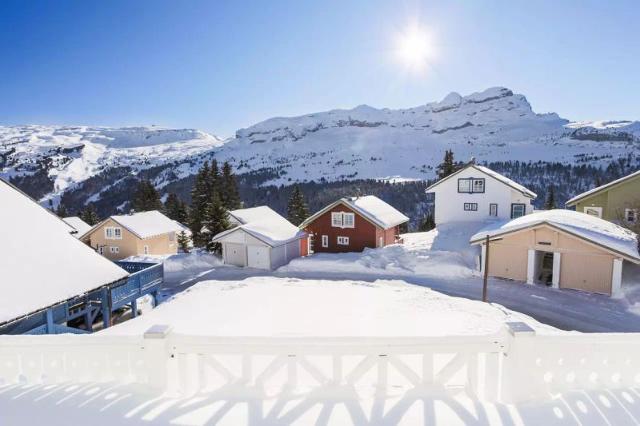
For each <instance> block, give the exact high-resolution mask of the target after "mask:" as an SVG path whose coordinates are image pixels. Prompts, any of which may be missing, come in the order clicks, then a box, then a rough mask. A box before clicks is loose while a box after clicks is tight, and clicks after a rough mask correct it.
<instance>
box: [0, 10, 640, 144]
mask: <svg viewBox="0 0 640 426" xmlns="http://www.w3.org/2000/svg"><path fill="white" fill-rule="evenodd" d="M639 22H640V2H638V1H622V0H620V1H606V2H605V1H590V0H583V1H570V0H563V1H542V0H540V1H507V0H505V1H491V0H486V1H477V0H469V1H462V0H459V1H438V2H435V1H433V2H432V1H402V0H400V1H379V0H350V1H334V0H325V1H303V0H297V1H279V0H268V1H267V0H263V1H254V2H250V1H242V0H238V1H228V2H227V1H213V0H210V1H196V0H189V1H177V0H175V1H164V0H135V1H132V0H110V1H97V0H95V1H93V0H77V1H71V0H60V1H39V0H30V1H24V0H16V1H14V0H3V1H2V2H0V124H2V125H15V124H63V125H104V126H130V125H152V124H155V125H159V126H167V127H180V128H198V129H201V130H205V131H208V132H211V133H213V134H216V135H220V136H225V137H226V136H232V135H233V134H234V132H235V131H236V130H237V129H239V128H243V127H247V126H250V125H252V124H255V123H257V122H259V121H262V120H265V119H267V118H270V117H274V116H292V115H301V114H306V113H312V112H318V111H325V110H329V109H333V108H351V107H354V106H357V105H360V104H368V105H371V106H374V107H379V108H382V107H387V108H409V107H414V106H418V105H422V104H425V103H428V102H432V101H437V100H440V99H442V98H443V97H444V96H446V95H447V94H448V93H449V92H452V91H456V92H458V93H460V94H462V95H466V94H470V93H472V92H477V91H481V90H484V89H486V88H488V87H492V86H505V87H508V88H510V89H512V90H513V91H514V92H516V93H522V94H524V95H525V96H526V97H527V99H528V100H529V102H530V103H531V105H532V106H533V109H534V111H536V112H557V113H559V114H560V115H561V116H562V117H564V118H567V119H570V120H597V119H631V120H633V119H640V102H639V100H640V72H639V70H640V54H639V52H640V24H639ZM410 28H412V29H417V30H416V31H419V33H420V34H421V35H423V36H424V40H426V44H427V45H428V46H427V49H426V50H427V54H426V55H425V56H424V57H423V58H422V59H423V60H422V61H421V62H420V66H413V65H415V64H413V65H412V64H408V63H407V61H406V60H405V61H403V60H400V59H399V55H398V51H399V49H402V43H403V41H402V40H405V39H406V37H403V34H406V33H407V31H408V29H410Z"/></svg>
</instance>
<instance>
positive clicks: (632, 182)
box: [566, 170, 640, 223]
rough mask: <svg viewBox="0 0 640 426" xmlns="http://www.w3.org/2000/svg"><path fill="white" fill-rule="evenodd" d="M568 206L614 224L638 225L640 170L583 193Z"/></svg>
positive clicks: (567, 204) (570, 201) (639, 217)
mask: <svg viewBox="0 0 640 426" xmlns="http://www.w3.org/2000/svg"><path fill="white" fill-rule="evenodd" d="M566 206H567V207H575V208H576V211H578V212H582V213H587V214H590V215H592V216H597V217H600V218H602V219H605V220H609V221H612V222H618V223H620V222H630V223H636V222H637V221H638V220H639V219H640V212H639V211H638V210H639V209H640V170H638V171H637V172H635V173H632V174H630V175H628V176H625V177H623V178H621V179H618V180H614V181H613V182H610V183H607V184H606V185H602V186H599V187H597V188H594V189H591V190H589V191H587V192H583V193H582V194H580V195H577V196H575V197H573V198H572V199H570V200H569V201H567V203H566Z"/></svg>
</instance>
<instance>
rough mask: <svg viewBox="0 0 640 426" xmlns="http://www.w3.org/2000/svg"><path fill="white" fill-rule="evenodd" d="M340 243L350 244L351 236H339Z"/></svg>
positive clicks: (340, 244)
mask: <svg viewBox="0 0 640 426" xmlns="http://www.w3.org/2000/svg"><path fill="white" fill-rule="evenodd" d="M338 245H339V246H348V245H349V237H340V236H339V237H338Z"/></svg>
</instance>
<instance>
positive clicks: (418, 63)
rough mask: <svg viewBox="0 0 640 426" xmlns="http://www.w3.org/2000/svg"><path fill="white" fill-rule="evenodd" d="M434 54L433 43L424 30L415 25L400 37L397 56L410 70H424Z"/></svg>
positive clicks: (398, 38) (397, 44)
mask: <svg viewBox="0 0 640 426" xmlns="http://www.w3.org/2000/svg"><path fill="white" fill-rule="evenodd" d="M432 54H433V49H432V43H431V41H430V39H429V35H428V34H427V32H426V31H425V30H424V29H423V28H420V27H419V26H415V25H414V26H411V27H409V28H407V29H406V30H405V31H403V32H402V33H401V34H399V35H398V37H397V41H396V55H397V58H398V60H399V61H400V62H401V63H402V64H403V65H404V66H405V67H407V68H408V69H410V70H413V71H421V70H424V68H425V67H426V66H427V64H428V62H429V59H430V58H431V56H432Z"/></svg>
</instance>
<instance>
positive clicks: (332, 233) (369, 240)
mask: <svg viewBox="0 0 640 426" xmlns="http://www.w3.org/2000/svg"><path fill="white" fill-rule="evenodd" d="M332 212H345V213H355V222H354V224H355V227H354V228H335V227H333V226H331V213H332ZM397 228H398V227H393V228H389V229H387V230H382V229H380V228H378V227H376V226H375V225H373V224H372V223H371V222H369V221H368V220H366V219H364V218H363V217H362V216H360V215H359V214H358V213H356V212H354V211H353V210H351V209H350V208H348V207H347V206H345V205H343V204H340V205H338V206H336V207H334V208H332V209H331V210H329V211H327V212H325V213H324V214H322V215H320V216H319V217H317V218H316V220H314V221H313V222H311V223H310V224H309V225H307V227H306V228H305V231H307V232H308V233H309V234H312V235H313V251H314V252H315V253H343V252H350V251H362V250H364V249H365V248H366V247H371V248H375V247H377V241H378V238H379V237H380V236H382V237H384V245H387V244H393V243H395V235H396V234H397ZM322 235H328V236H329V247H322ZM338 236H341V237H349V245H348V246H343V245H338Z"/></svg>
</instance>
